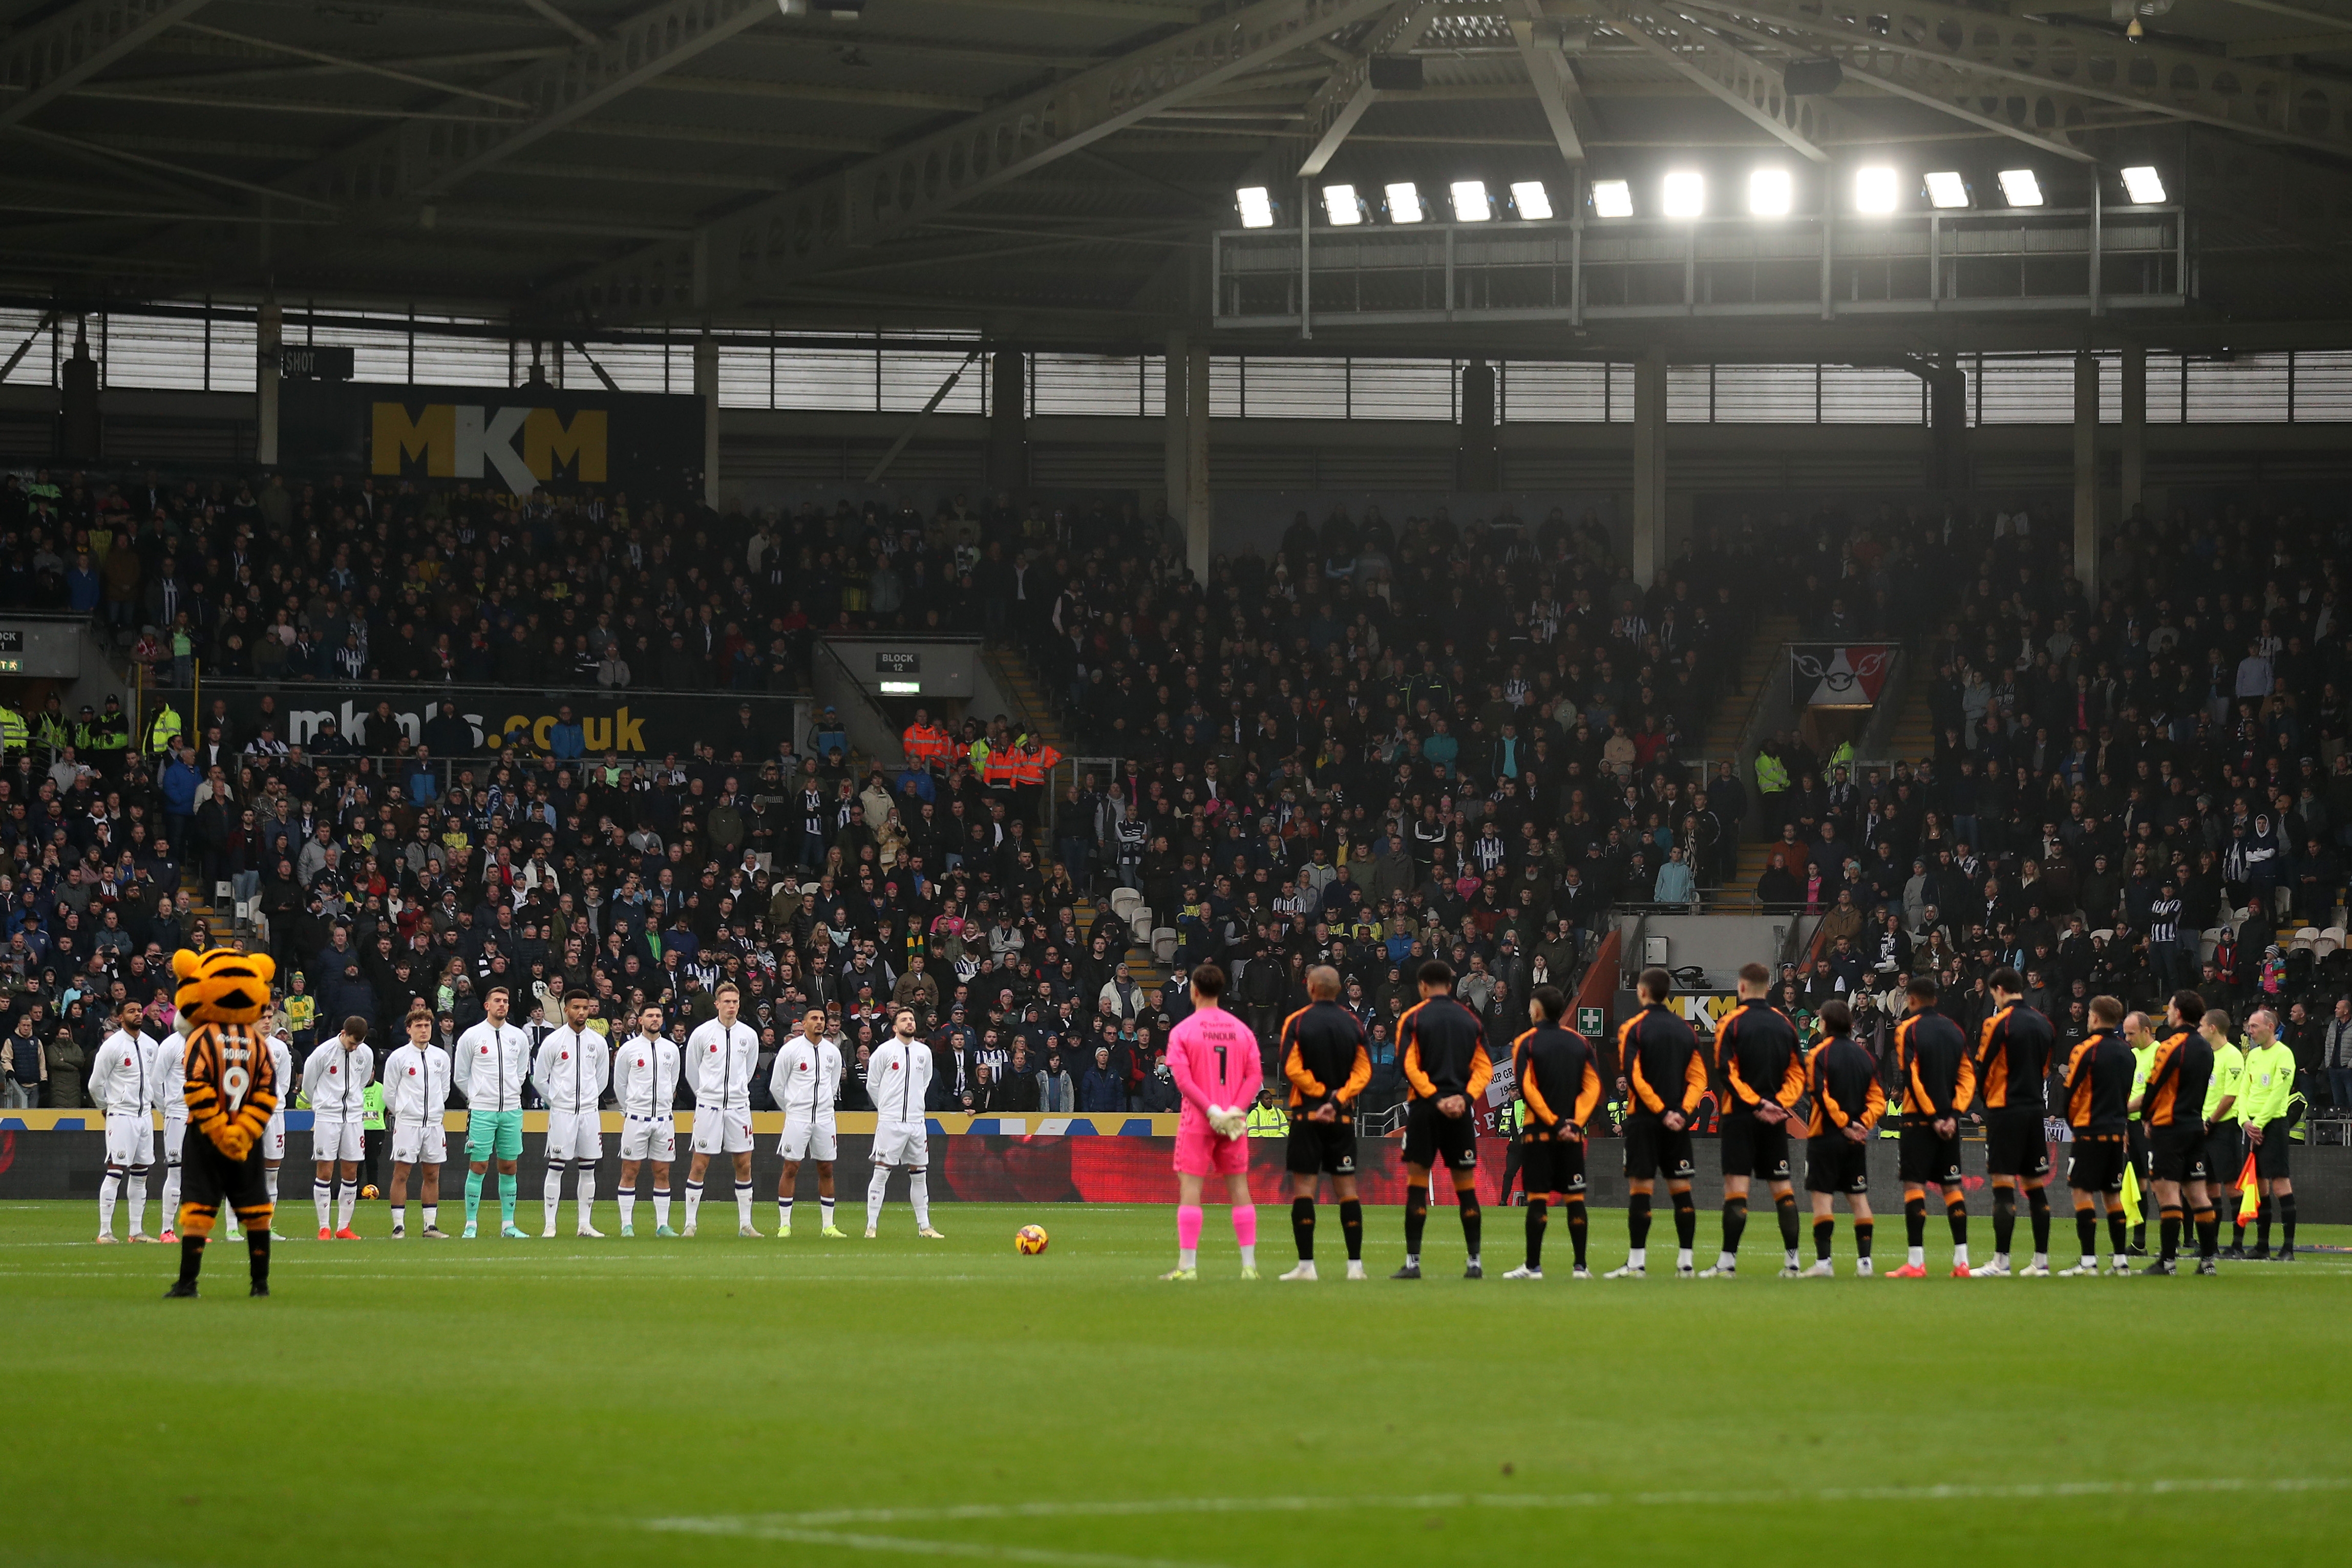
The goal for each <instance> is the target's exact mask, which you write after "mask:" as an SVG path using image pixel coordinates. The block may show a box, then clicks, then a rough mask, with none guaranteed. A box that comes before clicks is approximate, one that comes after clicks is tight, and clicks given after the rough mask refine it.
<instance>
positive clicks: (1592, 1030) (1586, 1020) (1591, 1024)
mask: <svg viewBox="0 0 2352 1568" xmlns="http://www.w3.org/2000/svg"><path fill="white" fill-rule="evenodd" d="M1608 1027H1609V1024H1608V1020H1607V1019H1606V1017H1605V1016H1603V1015H1602V1013H1601V1009H1600V1008H1598V1007H1579V1008H1578V1009H1577V1010H1576V1032H1577V1033H1578V1034H1580V1035H1598V1034H1601V1033H1602V1032H1603V1031H1605V1030H1606V1029H1607V1028H1608Z"/></svg>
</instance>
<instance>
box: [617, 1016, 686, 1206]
mask: <svg viewBox="0 0 2352 1568" xmlns="http://www.w3.org/2000/svg"><path fill="white" fill-rule="evenodd" d="M683 1059H684V1058H682V1057H681V1056H680V1054H679V1052H678V1048H677V1046H676V1045H675V1044H673V1043H672V1042H671V1041H670V1040H669V1039H668V1038H667V1037H666V1036H664V1035H663V1034H662V1010H661V1009H660V1008H659V1007H656V1006H652V1005H647V1006H645V1007H641V1008H639V1009H638V1010H637V1032H636V1033H635V1035H633V1036H631V1037H629V1038H628V1039H626V1040H625V1041H623V1042H622V1043H621V1044H620V1046H619V1047H616V1048H615V1049H614V1052H613V1101H614V1104H615V1105H617V1106H618V1107H619V1108H620V1111H621V1192H620V1202H621V1234H622V1235H623V1236H635V1235H636V1234H637V1226H636V1217H637V1170H638V1168H639V1167H640V1166H642V1165H646V1164H651V1165H652V1166H653V1168H654V1234H655V1235H656V1236H657V1237H658V1236H676V1235H677V1232H676V1231H674V1230H672V1229H670V1227H669V1168H670V1165H671V1164H672V1163H674V1162H675V1161H676V1160H677V1114H676V1111H675V1109H674V1108H675V1107H676V1106H677V1075H678V1070H679V1066H680V1063H681V1062H682V1061H683Z"/></svg>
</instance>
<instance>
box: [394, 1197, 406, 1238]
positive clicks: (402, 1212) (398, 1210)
mask: <svg viewBox="0 0 2352 1568" xmlns="http://www.w3.org/2000/svg"><path fill="white" fill-rule="evenodd" d="M407 1228H408V1205H406V1204H394V1205H392V1234H393V1235H394V1236H398V1235H400V1234H401V1233H402V1232H404V1231H405V1230H406V1229H407Z"/></svg>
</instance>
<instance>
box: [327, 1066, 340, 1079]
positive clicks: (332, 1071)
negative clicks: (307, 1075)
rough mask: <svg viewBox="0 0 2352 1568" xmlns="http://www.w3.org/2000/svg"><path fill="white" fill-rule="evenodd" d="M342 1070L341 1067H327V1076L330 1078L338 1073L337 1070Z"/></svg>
mask: <svg viewBox="0 0 2352 1568" xmlns="http://www.w3.org/2000/svg"><path fill="white" fill-rule="evenodd" d="M342 1070H343V1069H342V1068H328V1069H327V1076H328V1077H329V1078H332V1077H334V1076H335V1075H336V1074H337V1073H339V1072H341V1071H342Z"/></svg>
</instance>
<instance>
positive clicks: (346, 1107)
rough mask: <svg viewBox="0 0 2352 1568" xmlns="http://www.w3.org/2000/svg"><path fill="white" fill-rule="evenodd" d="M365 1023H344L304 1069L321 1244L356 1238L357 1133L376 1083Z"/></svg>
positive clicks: (312, 1196) (354, 1020)
mask: <svg viewBox="0 0 2352 1568" xmlns="http://www.w3.org/2000/svg"><path fill="white" fill-rule="evenodd" d="M367 1027H368V1026H367V1020H366V1019H365V1018H362V1017H361V1016H358V1015H357V1014H353V1015H352V1016H351V1017H348V1018H346V1019H344V1020H343V1027H342V1032H341V1034H339V1035H337V1036H336V1037H334V1038H333V1039H331V1040H329V1041H327V1042H326V1043H325V1044H323V1045H321V1046H319V1047H316V1048H315V1049H313V1050H312V1051H311V1052H310V1060H309V1061H306V1062H304V1063H303V1064H302V1094H303V1097H304V1098H305V1099H307V1100H310V1160H311V1164H312V1175H311V1181H310V1201H311V1202H312V1203H313V1204H315V1205H318V1210H319V1239H320V1241H357V1240H359V1239H360V1233H359V1232H358V1231H355V1230H353V1229H352V1208H353V1207H354V1206H356V1205H357V1204H358V1203H359V1201H360V1140H361V1131H360V1129H361V1124H362V1121H365V1119H366V1116H367V1086H368V1085H369V1084H370V1083H373V1081H374V1080H375V1052H374V1051H373V1049H372V1048H371V1047H369V1045H368V1043H367ZM338 1176H340V1177H341V1191H340V1192H338V1190H337V1188H336V1178H337V1177H338ZM330 1206H332V1208H333V1211H334V1212H333V1221H334V1223H332V1224H329V1223H328V1219H329V1213H328V1211H329V1208H330Z"/></svg>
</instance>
